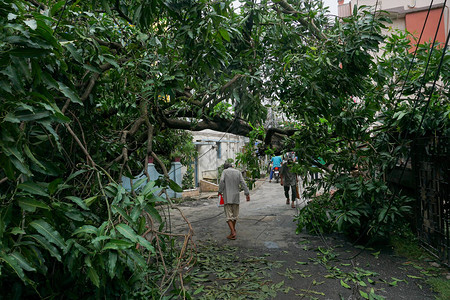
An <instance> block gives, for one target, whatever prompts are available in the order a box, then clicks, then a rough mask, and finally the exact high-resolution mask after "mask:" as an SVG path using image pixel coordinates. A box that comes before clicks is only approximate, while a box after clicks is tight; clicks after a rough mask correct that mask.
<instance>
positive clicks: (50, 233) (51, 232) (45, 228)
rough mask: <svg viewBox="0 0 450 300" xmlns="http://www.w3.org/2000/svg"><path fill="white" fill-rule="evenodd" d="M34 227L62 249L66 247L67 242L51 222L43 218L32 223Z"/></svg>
mask: <svg viewBox="0 0 450 300" xmlns="http://www.w3.org/2000/svg"><path fill="white" fill-rule="evenodd" d="M30 226H32V227H33V228H34V229H36V230H37V232H39V233H40V234H42V235H43V236H44V237H45V238H46V239H47V240H48V241H49V242H51V243H53V244H55V245H56V246H58V247H59V248H61V249H63V250H64V249H65V248H66V244H65V242H64V239H63V238H62V237H61V235H60V234H59V232H58V231H56V230H55V229H54V228H53V227H52V226H51V225H50V224H48V223H47V222H46V221H44V220H43V219H39V220H35V221H33V222H31V223H30Z"/></svg>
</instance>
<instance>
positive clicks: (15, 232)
mask: <svg viewBox="0 0 450 300" xmlns="http://www.w3.org/2000/svg"><path fill="white" fill-rule="evenodd" d="M11 234H13V235H16V234H26V232H25V230H23V229H22V228H20V227H14V228H13V229H11Z"/></svg>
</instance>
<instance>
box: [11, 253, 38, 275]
mask: <svg viewBox="0 0 450 300" xmlns="http://www.w3.org/2000/svg"><path fill="white" fill-rule="evenodd" d="M9 255H11V256H12V257H14V259H15V260H16V261H17V262H18V263H19V265H20V266H21V267H22V269H24V270H25V271H29V272H32V271H36V269H35V268H33V266H31V264H30V263H29V262H28V261H27V260H26V259H25V257H23V255H22V254H20V253H19V252H17V251H14V252H13V253H10V254H9Z"/></svg>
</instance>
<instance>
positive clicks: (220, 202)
mask: <svg viewBox="0 0 450 300" xmlns="http://www.w3.org/2000/svg"><path fill="white" fill-rule="evenodd" d="M224 204H225V201H224V200H223V196H222V195H221V194H219V202H218V203H217V207H222V206H223V205H224Z"/></svg>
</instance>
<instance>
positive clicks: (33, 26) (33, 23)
mask: <svg viewBox="0 0 450 300" xmlns="http://www.w3.org/2000/svg"><path fill="white" fill-rule="evenodd" d="M23 22H24V23H25V24H26V25H27V26H28V27H30V28H31V29H32V30H36V28H37V23H36V20H34V19H28V20H24V21H23Z"/></svg>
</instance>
